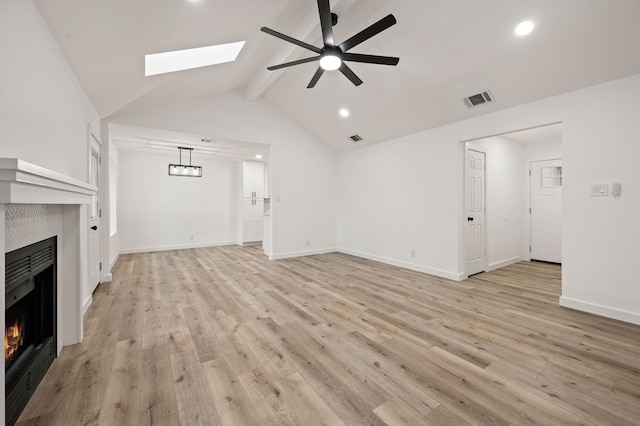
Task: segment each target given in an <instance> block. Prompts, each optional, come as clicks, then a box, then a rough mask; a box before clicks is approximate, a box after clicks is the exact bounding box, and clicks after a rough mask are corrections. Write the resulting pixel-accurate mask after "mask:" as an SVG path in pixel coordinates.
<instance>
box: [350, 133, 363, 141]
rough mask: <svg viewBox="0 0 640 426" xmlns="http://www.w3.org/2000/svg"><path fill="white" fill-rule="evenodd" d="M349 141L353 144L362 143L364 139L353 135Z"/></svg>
mask: <svg viewBox="0 0 640 426" xmlns="http://www.w3.org/2000/svg"><path fill="white" fill-rule="evenodd" d="M349 140H350V141H351V142H353V143H358V142H360V141H362V137H361V136H360V135H351V136H349Z"/></svg>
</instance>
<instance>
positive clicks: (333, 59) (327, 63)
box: [320, 53, 342, 71]
mask: <svg viewBox="0 0 640 426" xmlns="http://www.w3.org/2000/svg"><path fill="white" fill-rule="evenodd" d="M341 65H342V59H340V57H339V56H338V55H336V54H333V53H330V54H328V55H324V56H323V57H322V58H320V68H322V69H323V70H325V71H335V70H337V69H338V68H340V66H341Z"/></svg>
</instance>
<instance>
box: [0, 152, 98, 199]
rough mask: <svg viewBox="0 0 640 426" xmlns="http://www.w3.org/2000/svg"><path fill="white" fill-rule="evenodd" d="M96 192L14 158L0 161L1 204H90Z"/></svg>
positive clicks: (67, 177) (79, 182)
mask: <svg viewBox="0 0 640 426" xmlns="http://www.w3.org/2000/svg"><path fill="white" fill-rule="evenodd" d="M97 190H98V188H96V187H95V186H93V185H90V184H88V183H86V182H82V181H80V180H77V179H74V178H71V177H69V176H65V175H63V174H61V173H58V172H54V171H52V170H48V169H45V168H44V167H40V166H36V165H35V164H31V163H28V162H26V161H23V160H19V159H17V158H0V204H89V203H90V202H91V196H92V195H94V194H96V192H97Z"/></svg>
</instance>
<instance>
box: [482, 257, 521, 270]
mask: <svg viewBox="0 0 640 426" xmlns="http://www.w3.org/2000/svg"><path fill="white" fill-rule="evenodd" d="M522 260H523V259H522V256H516V257H512V258H511V259H506V260H501V261H500V262H495V263H491V264H490V265H489V266H488V267H487V272H488V271H493V270H494V269H498V268H504V267H505V266H509V265H513V264H514V263H518V262H521V261H522Z"/></svg>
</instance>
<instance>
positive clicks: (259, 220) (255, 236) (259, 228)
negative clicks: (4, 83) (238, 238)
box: [242, 199, 264, 243]
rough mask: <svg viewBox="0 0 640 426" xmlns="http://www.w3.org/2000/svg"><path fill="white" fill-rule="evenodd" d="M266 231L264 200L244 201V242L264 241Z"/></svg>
mask: <svg viewBox="0 0 640 426" xmlns="http://www.w3.org/2000/svg"><path fill="white" fill-rule="evenodd" d="M263 230H264V200H260V199H244V200H242V242H243V243H250V242H256V241H262V233H263Z"/></svg>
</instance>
